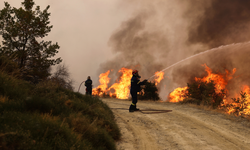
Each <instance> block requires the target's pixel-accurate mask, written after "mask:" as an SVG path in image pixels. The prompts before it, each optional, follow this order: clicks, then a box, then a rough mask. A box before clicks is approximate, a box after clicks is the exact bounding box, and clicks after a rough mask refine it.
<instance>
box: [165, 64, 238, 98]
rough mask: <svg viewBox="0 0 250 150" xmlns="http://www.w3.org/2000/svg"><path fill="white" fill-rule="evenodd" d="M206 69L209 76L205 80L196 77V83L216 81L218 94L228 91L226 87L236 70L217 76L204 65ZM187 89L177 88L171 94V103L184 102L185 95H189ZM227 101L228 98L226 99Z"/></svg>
mask: <svg viewBox="0 0 250 150" xmlns="http://www.w3.org/2000/svg"><path fill="white" fill-rule="evenodd" d="M202 66H204V67H205V71H206V72H207V74H208V75H207V76H206V77H203V78H197V77H195V81H202V82H208V83H209V82H211V81H214V84H215V88H216V91H215V92H216V93H220V92H221V91H222V90H225V91H227V89H226V85H227V83H228V81H229V80H231V79H232V78H233V75H234V73H235V72H236V68H234V69H233V71H232V73H230V72H229V71H228V70H225V72H226V74H225V75H223V74H215V73H212V70H211V69H210V68H209V67H208V66H207V65H206V64H204V65H202ZM187 92H188V91H187V87H184V88H176V89H175V90H174V91H173V92H171V93H170V96H169V98H170V100H169V101H170V102H179V101H183V100H184V98H185V97H184V94H185V93H187ZM224 101H226V98H225V99H224Z"/></svg>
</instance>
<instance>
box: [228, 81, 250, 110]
mask: <svg viewBox="0 0 250 150" xmlns="http://www.w3.org/2000/svg"><path fill="white" fill-rule="evenodd" d="M235 97H237V99H236V98H235V100H234V102H232V103H229V104H227V105H226V106H227V113H228V114H231V113H235V114H236V115H250V88H249V86H247V85H245V86H243V88H242V93H241V94H237V95H236V96H235Z"/></svg>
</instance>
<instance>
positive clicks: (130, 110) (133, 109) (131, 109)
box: [129, 103, 135, 112]
mask: <svg viewBox="0 0 250 150" xmlns="http://www.w3.org/2000/svg"><path fill="white" fill-rule="evenodd" d="M134 111H135V104H133V103H132V104H131V105H130V107H129V112H134Z"/></svg>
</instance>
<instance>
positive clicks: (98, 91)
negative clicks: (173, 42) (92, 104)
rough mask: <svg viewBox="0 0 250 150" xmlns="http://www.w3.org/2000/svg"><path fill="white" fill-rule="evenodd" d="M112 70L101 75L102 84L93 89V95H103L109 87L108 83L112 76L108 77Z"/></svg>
mask: <svg viewBox="0 0 250 150" xmlns="http://www.w3.org/2000/svg"><path fill="white" fill-rule="evenodd" d="M109 73H110V70H108V71H107V72H105V73H102V74H100V75H99V82H100V85H99V86H98V87H96V88H94V89H93V90H92V93H93V95H103V94H104V92H105V91H106V89H107V88H108V84H109V81H110V78H109V77H108V75H109Z"/></svg>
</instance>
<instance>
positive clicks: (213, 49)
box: [147, 41, 250, 80]
mask: <svg viewBox="0 0 250 150" xmlns="http://www.w3.org/2000/svg"><path fill="white" fill-rule="evenodd" d="M241 44H250V41H249V42H246V43H237V44H234V43H233V44H229V45H223V46H220V47H217V48H212V49H209V50H206V51H204V52H200V53H198V54H195V55H192V56H190V57H187V58H185V59H182V60H181V61H178V62H176V63H174V64H172V65H171V66H168V67H167V68H165V69H163V70H161V71H159V72H158V73H156V74H154V75H153V76H151V77H149V78H148V79H147V80H149V79H151V78H153V77H154V76H156V75H157V74H159V73H160V72H164V71H166V70H168V69H170V68H172V67H174V66H175V65H177V64H179V63H181V62H183V61H186V60H188V59H191V58H193V57H196V56H199V55H202V54H205V53H208V52H211V51H215V50H219V49H221V48H225V47H228V46H232V45H241Z"/></svg>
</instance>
